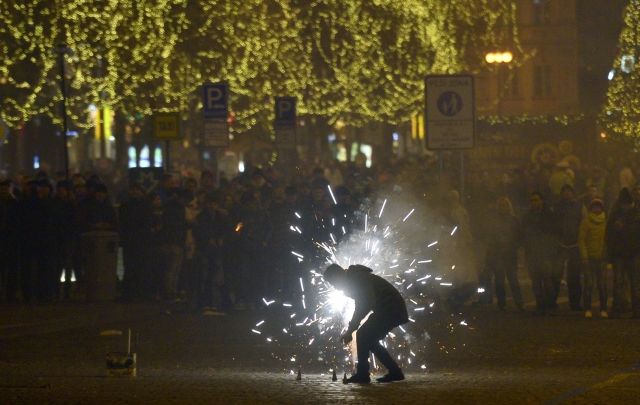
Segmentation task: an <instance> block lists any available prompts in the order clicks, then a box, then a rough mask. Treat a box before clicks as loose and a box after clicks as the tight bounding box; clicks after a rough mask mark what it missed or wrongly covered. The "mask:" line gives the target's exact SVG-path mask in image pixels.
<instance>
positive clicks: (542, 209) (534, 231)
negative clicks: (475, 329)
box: [520, 192, 558, 315]
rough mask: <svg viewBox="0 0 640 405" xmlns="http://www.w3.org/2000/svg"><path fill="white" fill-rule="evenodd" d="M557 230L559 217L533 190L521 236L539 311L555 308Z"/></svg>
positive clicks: (545, 311) (537, 310)
mask: <svg viewBox="0 0 640 405" xmlns="http://www.w3.org/2000/svg"><path fill="white" fill-rule="evenodd" d="M557 233H558V232H557V229H556V218H555V216H554V215H553V212H552V211H551V210H549V209H548V208H547V206H546V204H545V202H544V198H543V196H542V194H541V193H539V192H533V193H531V197H530V207H529V211H528V212H527V213H526V214H525V215H524V217H523V218H522V225H521V236H520V238H521V241H522V245H523V246H524V252H525V258H526V263H527V268H528V270H529V276H530V277H531V282H532V286H533V293H534V295H535V296H536V312H537V313H538V314H540V315H544V314H547V313H549V312H552V311H554V310H555V309H556V308H555V302H554V297H555V284H554V279H553V264H554V259H555V256H556V249H557V244H558V242H557V241H558V238H557Z"/></svg>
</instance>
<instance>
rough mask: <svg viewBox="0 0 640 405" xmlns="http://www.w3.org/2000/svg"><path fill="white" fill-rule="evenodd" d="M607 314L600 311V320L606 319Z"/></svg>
mask: <svg viewBox="0 0 640 405" xmlns="http://www.w3.org/2000/svg"><path fill="white" fill-rule="evenodd" d="M608 317H609V314H608V313H607V311H605V310H602V311H600V318H608Z"/></svg>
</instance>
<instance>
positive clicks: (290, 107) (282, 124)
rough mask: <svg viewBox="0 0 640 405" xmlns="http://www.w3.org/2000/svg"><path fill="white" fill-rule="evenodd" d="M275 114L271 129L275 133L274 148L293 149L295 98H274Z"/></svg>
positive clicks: (295, 122)
mask: <svg viewBox="0 0 640 405" xmlns="http://www.w3.org/2000/svg"><path fill="white" fill-rule="evenodd" d="M275 113H276V117H275V120H274V122H273V128H274V130H275V132H276V146H277V147H278V148H281V149H295V147H296V124H297V117H296V99H295V97H276V99H275Z"/></svg>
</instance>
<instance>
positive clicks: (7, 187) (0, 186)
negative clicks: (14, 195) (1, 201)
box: [0, 180, 11, 198]
mask: <svg viewBox="0 0 640 405" xmlns="http://www.w3.org/2000/svg"><path fill="white" fill-rule="evenodd" d="M10 196H11V181H10V180H4V181H0V198H9V197H10Z"/></svg>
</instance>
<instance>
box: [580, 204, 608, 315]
mask: <svg viewBox="0 0 640 405" xmlns="http://www.w3.org/2000/svg"><path fill="white" fill-rule="evenodd" d="M606 224H607V221H606V215H605V212H604V202H603V201H602V200H601V199H599V198H594V199H593V200H592V201H591V204H589V213H588V214H587V215H585V216H584V218H583V219H582V222H581V223H580V231H579V235H578V245H579V247H580V259H581V260H582V271H583V277H584V287H583V294H582V296H583V299H584V301H583V306H584V310H585V313H584V316H585V318H591V317H592V316H593V313H592V312H591V294H592V293H593V284H594V281H595V284H596V286H597V287H598V295H599V297H600V316H601V317H602V318H608V317H609V314H608V313H607V282H606V277H605V271H604V270H605V267H604V256H605V249H604V240H605V231H606Z"/></svg>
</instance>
